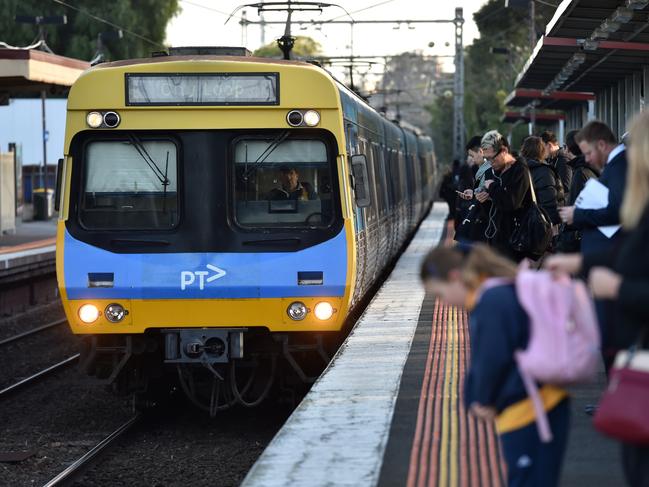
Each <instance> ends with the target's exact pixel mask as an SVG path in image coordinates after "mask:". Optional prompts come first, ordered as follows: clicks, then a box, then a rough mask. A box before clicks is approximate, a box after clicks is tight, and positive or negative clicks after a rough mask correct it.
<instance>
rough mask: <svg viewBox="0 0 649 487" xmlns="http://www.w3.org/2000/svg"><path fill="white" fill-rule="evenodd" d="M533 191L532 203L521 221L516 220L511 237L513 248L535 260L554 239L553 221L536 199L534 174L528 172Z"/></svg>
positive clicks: (510, 242)
mask: <svg viewBox="0 0 649 487" xmlns="http://www.w3.org/2000/svg"><path fill="white" fill-rule="evenodd" d="M527 177H528V178H529V180H530V191H531V192H532V204H531V205H530V206H529V208H528V209H527V211H526V212H525V214H524V215H523V216H522V217H521V219H520V221H517V222H516V225H515V227H514V231H513V232H512V235H511V237H510V238H509V245H510V246H511V248H512V249H513V250H514V251H516V252H518V253H520V254H522V255H525V256H526V257H529V258H531V259H533V260H537V259H540V258H541V256H543V254H544V253H545V252H546V250H547V249H548V247H549V245H550V242H551V241H552V222H551V221H550V217H549V216H548V214H547V213H546V212H545V210H543V208H541V207H540V206H539V205H538V203H537V201H536V192H535V191H534V183H533V182H532V176H531V175H530V173H529V172H528V173H527Z"/></svg>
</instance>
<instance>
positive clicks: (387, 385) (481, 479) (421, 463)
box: [242, 203, 624, 487]
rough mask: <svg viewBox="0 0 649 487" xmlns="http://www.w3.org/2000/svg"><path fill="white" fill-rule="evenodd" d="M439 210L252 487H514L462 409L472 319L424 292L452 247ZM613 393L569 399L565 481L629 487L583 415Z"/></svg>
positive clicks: (583, 393) (262, 461)
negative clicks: (443, 248)
mask: <svg viewBox="0 0 649 487" xmlns="http://www.w3.org/2000/svg"><path fill="white" fill-rule="evenodd" d="M447 210H448V209H447V207H446V206H445V205H444V204H442V203H436V204H435V207H434V209H433V210H432V211H431V213H430V214H429V215H428V217H427V218H426V219H425V220H424V221H423V222H422V224H421V226H420V228H419V230H418V232H417V234H416V235H415V237H414V239H413V240H412V241H411V243H410V245H409V246H408V248H407V250H406V251H405V253H404V254H403V255H402V256H401V257H400V259H399V261H398V263H397V265H396V267H395V269H394V270H393V272H392V274H391V275H390V276H389V277H388V279H387V280H386V282H385V283H384V285H383V286H382V288H381V289H380V291H379V292H378V293H377V294H376V296H375V297H374V299H373V300H372V302H371V303H370V305H369V306H368V308H367V309H366V310H365V312H364V314H363V316H362V317H361V319H360V320H359V321H358V322H357V324H356V325H355V327H354V329H353V330H352V332H351V333H350V335H349V336H348V337H347V339H346V341H345V342H344V344H343V345H342V346H341V348H340V350H339V351H338V353H337V354H336V356H335V357H334V358H333V360H332V361H331V363H330V364H329V366H328V367H327V369H326V370H325V371H324V372H323V374H322V375H321V376H320V378H319V379H318V380H317V382H316V383H315V384H314V385H313V387H312V389H311V391H310V392H309V394H307V396H306V397H305V398H304V400H303V401H302V402H301V403H300V405H299V406H298V407H297V408H296V410H295V411H294V412H293V414H292V415H291V417H290V418H289V419H288V420H287V422H286V424H285V425H284V426H283V427H282V429H281V430H280V431H279V432H278V433H277V435H276V436H275V438H274V439H273V440H272V442H271V443H270V444H269V445H268V447H267V448H266V450H265V451H264V452H263V454H262V455H261V456H260V457H259V459H258V460H257V462H256V463H255V465H254V466H253V468H252V469H251V470H250V472H249V473H248V475H247V476H246V478H245V480H244V482H243V484H242V485H243V486H245V487H258V486H259V487H261V486H263V487H271V486H287V485H289V486H356V487H361V486H372V487H373V486H382V487H383V486H408V487H411V486H413V487H414V486H417V487H423V486H430V487H433V486H435V487H436V486H442V487H446V486H451V487H455V486H462V487H465V486H474V487H478V486H481V487H482V486H491V487H498V486H505V485H506V482H505V479H506V467H505V465H504V462H503V460H502V457H501V454H500V450H499V444H498V439H497V436H496V433H495V430H494V427H493V425H492V424H490V423H484V422H481V421H477V420H476V419H475V418H473V417H472V416H470V415H468V414H467V412H466V411H465V409H464V406H463V397H462V396H463V382H464V374H465V370H466V368H467V365H468V358H469V347H470V344H469V332H468V320H467V315H466V312H465V311H464V310H462V309H459V308H454V307H449V306H445V305H443V304H441V303H440V302H439V301H436V300H435V299H433V298H432V297H430V296H426V295H425V292H424V289H423V286H422V285H421V283H420V281H419V266H420V262H421V260H422V259H423V257H424V256H425V255H426V253H427V252H428V250H429V249H430V248H431V247H432V246H434V245H438V244H440V243H442V244H443V243H445V242H444V235H445V234H446V233H447V232H445V230H446V225H447V224H446V215H447ZM603 387H604V377H603V373H602V374H601V377H600V380H599V382H598V383H596V384H592V385H589V386H586V387H582V388H579V389H576V390H574V391H572V397H573V401H572V409H573V411H572V414H573V421H572V431H571V439H570V443H569V448H568V453H567V458H566V463H565V464H564V471H563V476H562V482H561V485H563V486H584V485H588V486H591V487H592V486H602V487H603V486H607V487H609V486H618V485H620V486H621V485H624V482H623V478H622V473H621V465H620V455H619V451H618V446H617V445H616V444H615V443H614V442H612V441H609V440H607V439H605V438H604V437H602V436H600V435H598V434H597V433H596V432H595V431H594V429H593V428H592V426H591V424H590V421H591V418H590V417H589V416H587V415H586V414H585V413H584V406H585V405H586V404H594V403H596V401H597V398H598V396H599V394H600V392H601V390H602V389H603Z"/></svg>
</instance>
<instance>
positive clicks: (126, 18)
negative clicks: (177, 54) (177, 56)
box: [0, 0, 180, 60]
mask: <svg viewBox="0 0 649 487" xmlns="http://www.w3.org/2000/svg"><path fill="white" fill-rule="evenodd" d="M71 3H72V4H73V5H74V7H75V8H78V9H80V10H81V11H78V10H75V9H72V8H68V7H66V6H63V5H60V4H56V3H54V2H52V1H45V0H0V32H1V33H2V34H0V36H1V38H0V40H2V41H4V42H6V43H8V44H11V45H16V46H24V45H28V44H30V43H31V42H32V41H33V40H34V39H35V38H36V37H37V35H38V27H37V26H35V25H29V24H19V23H16V22H15V20H14V19H15V16H16V15H30V16H39V15H43V16H46V15H66V16H67V19H68V22H67V24H66V25H51V26H46V33H47V44H48V45H49V46H50V48H51V49H52V50H53V51H54V52H55V53H56V54H60V55H63V56H68V57H73V58H78V59H86V60H90V59H92V58H93V57H94V55H95V53H96V51H97V37H98V35H99V34H100V33H105V32H115V31H116V28H114V27H111V26H110V25H107V24H105V23H103V22H100V21H98V20H96V19H94V18H92V16H91V15H93V16H96V17H100V18H102V19H105V20H107V21H109V22H111V23H113V24H115V25H118V26H119V27H121V28H122V29H124V31H123V35H124V37H123V38H122V39H117V40H111V41H107V42H106V43H105V48H104V53H105V57H106V59H108V60H116V59H128V58H136V57H148V56H149V55H150V54H151V52H152V51H161V50H163V49H164V48H165V45H164V39H165V31H166V28H167V24H168V22H169V20H171V18H172V17H174V16H175V15H176V14H178V12H180V7H179V0H137V1H135V0H111V1H109V2H97V1H93V0H75V1H74V2H71ZM88 14H91V15H88ZM127 30H128V31H131V32H132V33H129V32H126V31H127ZM134 34H137V35H134Z"/></svg>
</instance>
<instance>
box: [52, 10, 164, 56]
mask: <svg viewBox="0 0 649 487" xmlns="http://www.w3.org/2000/svg"><path fill="white" fill-rule="evenodd" d="M52 1H53V2H54V3H58V4H59V5H63V6H64V7H66V8H69V9H72V10H75V11H77V12H79V13H81V14H83V15H86V16H88V17H90V18H91V19H93V20H96V21H97V22H101V23H102V24H106V25H110V26H111V27H113V28H114V29H119V30H121V31H122V32H126V33H127V34H129V35H132V36H133V37H137V38H138V39H141V40H143V41H145V42H148V43H149V44H151V45H153V46H156V47H165V46H164V44H161V43H159V42H156V41H154V40H153V39H150V38H148V37H146V36H143V35H142V34H138V33H137V32H134V31H132V30H130V29H127V28H126V27H122V26H121V25H118V24H116V23H115V22H111V21H110V20H106V19H104V18H102V17H99V16H98V15H95V14H93V13H91V12H88V11H87V10H84V9H82V8H79V7H75V6H74V5H70V4H69V3H67V2H64V1H63V0H52Z"/></svg>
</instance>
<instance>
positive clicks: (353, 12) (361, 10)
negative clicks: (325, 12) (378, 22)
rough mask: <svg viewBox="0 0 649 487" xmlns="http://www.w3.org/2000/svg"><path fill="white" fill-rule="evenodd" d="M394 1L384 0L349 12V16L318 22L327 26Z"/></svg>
mask: <svg viewBox="0 0 649 487" xmlns="http://www.w3.org/2000/svg"><path fill="white" fill-rule="evenodd" d="M394 1H395V0H384V1H383V2H379V3H375V4H372V5H368V6H367V7H363V8H360V9H358V10H354V11H352V12H349V14H345V15H339V16H338V17H334V18H331V19H329V20H323V21H322V22H318V23H322V24H326V23H329V22H333V21H334V20H338V19H342V18H343V17H347V15H350V16H351V14H357V13H359V12H365V11H366V10H370V9H372V8H376V7H380V6H381V5H385V4H386V3H391V2H394Z"/></svg>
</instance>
